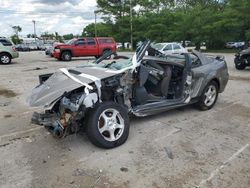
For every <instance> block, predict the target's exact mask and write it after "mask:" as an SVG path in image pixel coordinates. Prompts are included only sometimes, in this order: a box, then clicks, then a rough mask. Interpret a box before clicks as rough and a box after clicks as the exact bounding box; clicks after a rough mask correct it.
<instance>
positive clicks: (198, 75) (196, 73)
mask: <svg viewBox="0 0 250 188" xmlns="http://www.w3.org/2000/svg"><path fill="white" fill-rule="evenodd" d="M190 57H191V61H192V65H191V68H192V86H191V98H194V97H196V96H197V95H198V92H199V88H200V87H201V85H202V83H203V81H204V79H205V74H204V68H205V67H204V66H203V65H202V62H201V60H200V58H199V57H198V56H196V55H194V54H191V55H190Z"/></svg>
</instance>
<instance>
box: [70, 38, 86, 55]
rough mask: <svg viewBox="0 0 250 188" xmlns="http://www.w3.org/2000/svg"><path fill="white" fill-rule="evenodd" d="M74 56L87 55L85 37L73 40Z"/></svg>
mask: <svg viewBox="0 0 250 188" xmlns="http://www.w3.org/2000/svg"><path fill="white" fill-rule="evenodd" d="M73 51H74V56H86V55H87V45H86V40H85V39H78V40H77V41H75V46H74V50H73Z"/></svg>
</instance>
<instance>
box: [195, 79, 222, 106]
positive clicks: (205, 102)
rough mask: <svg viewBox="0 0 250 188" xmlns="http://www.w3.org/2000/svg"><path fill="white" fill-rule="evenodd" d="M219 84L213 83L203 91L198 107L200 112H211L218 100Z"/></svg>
mask: <svg viewBox="0 0 250 188" xmlns="http://www.w3.org/2000/svg"><path fill="white" fill-rule="evenodd" d="M218 90H219V87H218V84H217V83H216V82H215V81H211V82H210V83H209V84H208V85H207V86H206V87H205V89H204V90H203V93H202V95H201V98H200V100H199V102H198V103H197V104H198V107H199V109H200V110H203V111H204V110H210V109H211V108H212V107H213V106H214V105H215V103H216V101H217V98H218Z"/></svg>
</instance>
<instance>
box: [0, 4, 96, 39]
mask: <svg viewBox="0 0 250 188" xmlns="http://www.w3.org/2000/svg"><path fill="white" fill-rule="evenodd" d="M95 9H96V0H0V16H1V18H0V36H7V37H8V36H10V35H12V34H14V32H13V30H12V28H11V26H13V25H19V26H21V28H22V32H21V33H20V35H21V36H26V35H27V34H29V33H30V34H33V33H34V30H33V23H32V20H35V21H36V31H37V34H38V35H40V34H41V33H43V32H45V31H47V32H50V33H51V32H55V31H57V32H58V33H59V34H61V35H63V34H67V33H73V34H81V33H82V29H83V27H84V26H86V25H88V24H89V23H94V10H95Z"/></svg>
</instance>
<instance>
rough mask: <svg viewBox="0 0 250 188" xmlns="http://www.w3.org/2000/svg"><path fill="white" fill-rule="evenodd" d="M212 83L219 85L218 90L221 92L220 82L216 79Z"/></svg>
mask: <svg viewBox="0 0 250 188" xmlns="http://www.w3.org/2000/svg"><path fill="white" fill-rule="evenodd" d="M211 81H214V82H215V83H217V86H218V90H220V81H219V80H218V79H217V78H214V79H212V80H211Z"/></svg>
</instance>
